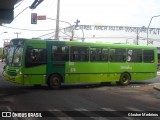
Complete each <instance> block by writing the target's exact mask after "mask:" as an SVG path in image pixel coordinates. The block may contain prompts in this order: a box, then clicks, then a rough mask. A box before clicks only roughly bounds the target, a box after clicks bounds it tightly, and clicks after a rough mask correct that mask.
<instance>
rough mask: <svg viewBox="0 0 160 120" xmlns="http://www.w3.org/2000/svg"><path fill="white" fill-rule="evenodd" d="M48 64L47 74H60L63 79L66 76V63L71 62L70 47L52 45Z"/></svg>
mask: <svg viewBox="0 0 160 120" xmlns="http://www.w3.org/2000/svg"><path fill="white" fill-rule="evenodd" d="M49 54H51V56H49V61H48V62H47V74H48V75H49V76H50V75H52V74H59V75H60V76H61V77H62V78H63V79H64V76H65V66H66V65H65V63H66V61H69V47H68V46H66V45H64V44H52V45H51V51H49Z"/></svg>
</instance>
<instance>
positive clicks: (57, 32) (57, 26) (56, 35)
mask: <svg viewBox="0 0 160 120" xmlns="http://www.w3.org/2000/svg"><path fill="white" fill-rule="evenodd" d="M59 13H60V0H57V18H56V32H55V39H56V40H59Z"/></svg>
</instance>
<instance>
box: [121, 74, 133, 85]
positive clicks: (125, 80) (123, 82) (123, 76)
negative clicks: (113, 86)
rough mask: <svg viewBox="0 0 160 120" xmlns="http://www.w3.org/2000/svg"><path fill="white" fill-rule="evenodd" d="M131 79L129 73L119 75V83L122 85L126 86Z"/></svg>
mask: <svg viewBox="0 0 160 120" xmlns="http://www.w3.org/2000/svg"><path fill="white" fill-rule="evenodd" d="M130 81H131V77H130V74H129V73H122V74H121V76H120V80H119V82H118V83H119V84H120V85H122V86H127V85H128V84H129V83H130Z"/></svg>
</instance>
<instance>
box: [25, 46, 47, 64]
mask: <svg viewBox="0 0 160 120" xmlns="http://www.w3.org/2000/svg"><path fill="white" fill-rule="evenodd" d="M46 60H47V54H46V49H41V48H40V49H37V48H34V49H33V48H27V52H26V62H25V64H26V67H32V66H38V65H42V64H46Z"/></svg>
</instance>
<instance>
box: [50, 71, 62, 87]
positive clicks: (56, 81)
mask: <svg viewBox="0 0 160 120" xmlns="http://www.w3.org/2000/svg"><path fill="white" fill-rule="evenodd" d="M48 86H49V88H51V89H59V88H60V86H61V78H60V76H59V75H56V74H54V75H52V76H51V77H50V78H49V80H48Z"/></svg>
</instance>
